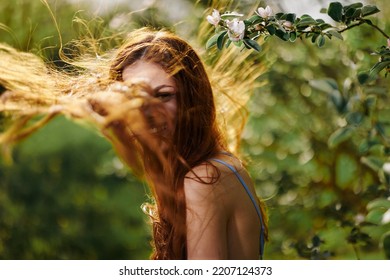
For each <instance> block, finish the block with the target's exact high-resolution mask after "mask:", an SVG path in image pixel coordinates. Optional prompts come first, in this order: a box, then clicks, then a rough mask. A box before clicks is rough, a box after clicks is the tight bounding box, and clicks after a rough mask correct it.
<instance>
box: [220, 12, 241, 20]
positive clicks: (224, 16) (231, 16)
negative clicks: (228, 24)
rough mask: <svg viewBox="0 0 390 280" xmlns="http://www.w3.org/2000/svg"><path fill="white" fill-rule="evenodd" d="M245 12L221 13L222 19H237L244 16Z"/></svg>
mask: <svg viewBox="0 0 390 280" xmlns="http://www.w3.org/2000/svg"><path fill="white" fill-rule="evenodd" d="M242 16H243V14H237V13H226V14H222V15H221V19H225V20H226V19H229V20H230V19H235V18H239V17H242Z"/></svg>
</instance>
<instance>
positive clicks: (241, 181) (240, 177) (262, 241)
mask: <svg viewBox="0 0 390 280" xmlns="http://www.w3.org/2000/svg"><path fill="white" fill-rule="evenodd" d="M211 160H213V161H216V162H219V163H221V164H223V165H225V166H226V167H227V168H229V169H230V170H231V171H232V172H233V173H234V174H235V175H236V177H237V179H238V180H239V181H240V183H241V184H242V186H243V187H244V189H245V191H246V193H247V194H248V196H249V198H250V199H251V201H252V203H253V205H254V207H255V209H256V212H257V215H258V216H259V219H260V224H261V232H260V256H261V258H263V254H264V244H265V237H264V223H263V217H262V215H261V211H260V207H259V205H258V203H257V201H256V199H255V198H254V197H253V194H252V193H251V191H250V190H249V187H248V185H247V184H246V183H245V181H244V179H243V178H242V176H241V175H240V173H238V171H237V170H236V168H235V167H234V166H232V165H230V164H229V163H227V162H225V161H223V160H220V159H217V158H212V159H211Z"/></svg>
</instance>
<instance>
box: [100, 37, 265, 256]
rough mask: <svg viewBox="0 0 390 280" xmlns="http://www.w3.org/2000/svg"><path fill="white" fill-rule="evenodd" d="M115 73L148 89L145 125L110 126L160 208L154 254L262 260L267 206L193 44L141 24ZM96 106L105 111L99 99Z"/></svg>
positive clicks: (142, 110)
mask: <svg viewBox="0 0 390 280" xmlns="http://www.w3.org/2000/svg"><path fill="white" fill-rule="evenodd" d="M110 77H111V78H112V79H113V80H116V81H120V82H125V83H127V84H130V85H134V84H138V85H142V86H141V87H143V89H144V91H145V92H147V94H148V95H147V96H148V97H147V98H145V99H144V101H143V105H142V106H141V107H140V110H139V111H138V113H141V115H142V116H143V120H144V121H143V123H144V125H145V126H146V127H144V128H145V129H144V130H142V129H141V130H140V129H139V128H138V130H137V129H135V128H134V125H132V124H131V123H126V122H123V121H122V122H112V123H111V124H110V125H109V127H110V128H111V129H112V130H111V131H112V134H111V136H110V138H111V139H112V140H113V142H114V146H115V147H116V149H117V151H118V152H119V154H120V155H122V157H123V158H124V160H125V161H126V162H127V163H128V165H130V166H131V167H133V168H134V169H135V170H143V171H144V172H145V174H146V178H147V180H148V181H149V185H150V186H151V189H152V193H153V195H154V197H155V204H156V205H155V208H153V207H150V206H149V207H147V208H148V209H147V210H148V213H150V215H151V217H152V221H153V240H154V253H153V256H152V258H153V259H258V258H259V254H262V253H263V243H264V240H265V239H266V237H267V225H266V221H265V216H264V214H265V213H264V210H263V207H262V205H261V204H260V203H259V200H258V199H257V197H256V194H255V190H254V187H253V184H252V181H251V179H250V177H249V176H248V173H247V171H246V170H245V168H244V167H243V165H242V163H241V162H240V160H239V159H238V158H237V157H235V156H234V155H232V154H230V153H229V152H228V151H227V150H228V149H227V145H226V142H225V140H224V137H223V135H222V133H221V132H220V130H219V128H218V126H217V122H216V110H215V105H214V99H213V92H212V88H211V85H210V82H209V79H208V77H207V74H206V71H205V69H204V66H203V65H202V62H201V60H200V58H199V56H198V55H197V54H196V53H195V51H194V50H193V49H192V48H191V47H190V46H189V44H187V43H186V42H185V41H183V40H182V39H180V38H178V37H177V36H175V35H173V34H172V33H170V32H167V31H151V30H148V29H140V30H138V31H135V32H133V33H132V34H131V35H130V36H129V39H128V41H127V42H126V43H125V44H124V45H123V46H122V47H121V48H120V49H119V50H118V52H117V54H116V56H115V58H114V60H113V63H112V65H111V69H110ZM157 100H158V101H157ZM92 105H93V106H92V107H93V108H94V110H95V111H97V112H105V113H104V114H103V115H105V114H106V110H104V109H103V110H102V108H103V107H104V106H102V105H101V104H100V103H99V102H98V101H96V100H94V101H92ZM138 119H140V118H138ZM126 128H128V129H126ZM142 131H143V132H142ZM107 134H108V133H107ZM136 151H138V152H136ZM140 163H142V164H141V165H142V166H140ZM259 248H261V249H260V251H259Z"/></svg>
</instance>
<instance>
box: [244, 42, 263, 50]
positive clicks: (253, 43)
mask: <svg viewBox="0 0 390 280" xmlns="http://www.w3.org/2000/svg"><path fill="white" fill-rule="evenodd" d="M244 44H245V45H246V46H248V47H249V48H252V49H254V50H256V51H258V52H260V51H261V46H260V45H259V44H258V43H257V42H256V41H255V40H252V39H244Z"/></svg>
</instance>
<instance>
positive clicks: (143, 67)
mask: <svg viewBox="0 0 390 280" xmlns="http://www.w3.org/2000/svg"><path fill="white" fill-rule="evenodd" d="M122 77H123V81H129V82H144V83H147V84H149V85H150V86H151V87H152V88H156V87H159V86H161V85H167V86H172V87H174V88H176V83H175V80H174V78H173V77H172V76H171V75H169V74H168V73H167V72H165V70H164V69H163V68H162V67H161V66H160V65H158V64H156V63H153V62H147V61H143V60H139V61H137V62H135V63H133V64H131V65H128V66H126V67H125V68H124V69H123V72H122Z"/></svg>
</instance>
